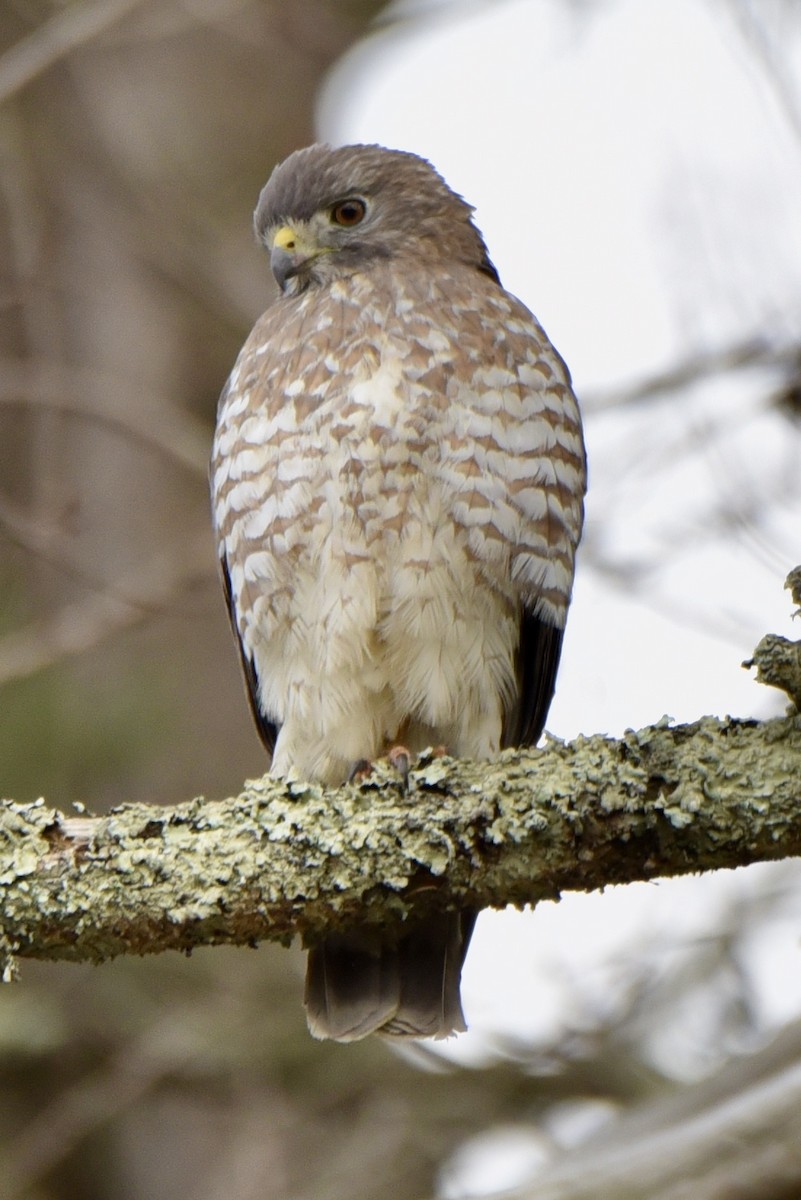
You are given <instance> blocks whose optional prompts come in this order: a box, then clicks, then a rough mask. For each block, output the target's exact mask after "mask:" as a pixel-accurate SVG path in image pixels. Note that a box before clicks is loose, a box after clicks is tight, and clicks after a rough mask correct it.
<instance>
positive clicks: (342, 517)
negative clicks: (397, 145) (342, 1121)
mask: <svg viewBox="0 0 801 1200" xmlns="http://www.w3.org/2000/svg"><path fill="white" fill-rule="evenodd" d="M472 211H473V210H472V209H471V207H470V206H469V205H468V204H466V203H465V201H464V200H462V199H461V197H460V196H458V195H456V194H455V193H454V192H453V191H451V189H450V188H449V187H448V186H447V185H446V184H445V182H444V181H443V180H442V178H441V177H440V176H439V175H438V174H437V173H436V171H435V170H434V169H433V167H431V165H430V164H429V163H427V162H426V161H424V160H423V159H422V158H418V157H417V156H416V155H413V154H407V153H402V152H400V151H392V150H385V149H383V148H382V147H380V146H345V147H343V148H340V149H333V148H331V147H330V146H326V145H315V146H310V147H308V148H307V149H305V150H300V151H298V152H297V153H295V154H293V155H291V156H290V157H289V158H288V159H287V160H286V161H285V162H283V163H281V164H280V165H279V166H278V167H276V169H275V170H274V172H273V174H272V176H271V178H270V180H269V182H268V183H267V185H266V187H265V188H264V190H263V192H262V194H261V197H260V199H259V203H258V207H257V209H256V214H255V224H256V231H257V234H258V237H259V238H260V240H261V241H262V242H263V243H264V244H265V246H266V247H267V249H268V250H269V252H270V255H271V263H272V269H273V273H274V275H275V278H276V280H277V281H278V284H279V285H280V288H281V295H280V296H279V297H278V299H277V300H276V301H275V303H274V304H273V305H272V307H270V308H269V309H268V310H267V312H266V313H265V314H264V315H263V316H262V317H261V319H260V320H259V321H258V322H257V323H256V326H255V327H254V329H253V332H252V333H251V334H250V337H249V338H248V340H247V341H246V343H245V345H244V347H243V349H242V351H241V353H240V355H239V358H238V359H237V362H236V365H235V367H234V369H233V372H232V374H231V377H230V379H229V380H228V383H227V386H226V388H225V391H224V392H223V395H222V398H221V401H220V408H219V419H218V425H217V433H216V437H215V442H214V451H213V460H212V488H213V507H214V522H215V528H216V533H217V538H218V546H219V554H220V561H221V563H222V573H223V579H224V582H225V588H226V592H227V597H228V604H229V609H230V614H231V621H232V624H233V628H234V631H235V633H236V636H237V638H238V640H239V646H240V650H241V657H242V664H243V667H244V672H245V677H246V680H247V685H248V689H249V694H250V701H251V705H252V708H253V712H254V715H255V718H256V722H257V725H258V727H259V730H260V733H261V736H262V738H263V740H264V742H265V744H266V746H267V748H268V750H270V751H271V752H272V755H273V758H272V773H273V774H274V775H276V776H279V777H295V778H297V777H300V778H304V779H308V780H319V781H322V782H324V783H329V784H339V783H342V782H343V781H344V780H346V779H347V777H348V776H349V774H350V772H351V771H352V770H353V768H354V766H355V764H357V763H360V762H363V761H364V760H372V759H374V758H376V757H377V756H380V755H381V754H382V753H384V752H386V750H387V749H388V748H389V747H391V746H393V744H397V743H402V744H403V745H404V746H406V747H408V748H409V749H410V750H411V751H417V750H420V749H422V748H424V747H425V746H429V745H439V744H442V745H444V746H446V747H447V748H448V750H449V751H450V752H452V753H454V754H457V755H464V756H469V757H473V758H484V757H488V756H491V755H493V754H495V753H496V752H497V751H498V750H500V749H501V748H502V747H504V746H517V745H526V744H532V743H534V742H536V741H537V739H538V738H539V736H540V734H541V732H542V728H543V724H544V721H545V717H546V713H547V711H548V706H549V704H550V701H551V697H552V695H553V689H554V679H555V676H556V669H557V665H558V662H559V654H560V649H561V644H562V634H563V630H564V625H565V618H566V614H567V607H568V603H569V600H570V594H571V588H572V583H573V566H574V555H575V550H576V545H577V543H578V540H579V536H580V532H581V525H582V513H583V496H584V490H585V459H584V448H583V442H582V433H581V424H580V418H579V412H578V407H577V404H576V400H575V397H574V395H573V391H572V388H571V383H570V375H569V373H568V370H567V367H566V366H565V364H564V363H563V361H562V359H561V358H560V357H559V355H558V354H557V352H556V351H555V350H554V348H553V346H552V345H551V343H550V342H549V341H548V338H547V337H546V335H545V333H544V332H543V330H542V328H541V327H540V325H539V324H538V323H537V321H536V320H535V318H534V317H533V316H532V315H531V313H530V312H529V311H528V309H526V308H525V306H524V305H523V304H521V302H520V301H519V300H517V299H515V297H514V296H512V295H510V294H509V293H508V292H506V291H504V289H503V288H502V286H501V284H500V281H499V278H498V273H497V271H496V270H495V267H494V266H493V265H492V262H491V261H490V259H489V256H488V253H487V249H486V247H485V245H484V241H483V239H482V236H481V234H480V233H479V231H478V229H477V228H476V226H475V225H474V224H473V221H472ZM410 802H411V801H410ZM474 919H475V914H474V913H473V912H462V913H455V914H445V915H443V916H442V917H438V918H435V919H432V920H430V921H428V922H427V923H425V924H423V925H421V926H419V927H415V928H414V929H411V930H409V931H406V930H403V931H401V932H400V933H399V935H398V936H397V937H395V938H394V939H393V938H391V937H389V935H388V936H387V938H386V939H385V940H384V941H382V942H381V943H380V944H379V943H375V942H374V941H373V940H372V939H371V937H370V936H368V934H367V933H366V931H364V930H362V931H360V930H354V931H353V933H352V934H344V935H342V934H339V935H331V936H329V937H328V938H326V939H325V940H324V941H323V942H322V943H321V944H320V945H318V946H316V947H314V948H313V949H312V951H311V953H310V958H309V968H308V974H307V984H306V1007H307V1016H308V1020H309V1026H310V1028H311V1031H312V1033H314V1034H315V1035H316V1036H318V1037H332V1038H336V1039H339V1040H342V1041H349V1040H355V1039H357V1038H361V1037H365V1036H366V1035H367V1034H369V1033H373V1032H380V1033H384V1034H394V1035H407V1036H413V1037H428V1036H434V1037H442V1036H445V1035H447V1034H448V1033H451V1032H453V1031H455V1030H460V1029H463V1028H464V1017H463V1015H462V1008H461V1001H460V996H459V981H460V975H461V968H462V963H463V961H464V956H465V953H466V951H467V945H468V942H469V939H470V934H471V932H472V927H473V923H474Z"/></svg>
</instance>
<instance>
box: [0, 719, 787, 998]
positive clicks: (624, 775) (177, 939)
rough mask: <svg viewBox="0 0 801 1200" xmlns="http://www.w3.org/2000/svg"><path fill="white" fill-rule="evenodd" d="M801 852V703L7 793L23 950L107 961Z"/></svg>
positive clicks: (12, 914)
mask: <svg viewBox="0 0 801 1200" xmlns="http://www.w3.org/2000/svg"><path fill="white" fill-rule="evenodd" d="M799 853H801V718H799V716H798V715H797V714H796V715H789V716H787V717H785V718H780V719H775V720H771V721H764V722H756V721H742V720H735V719H727V720H725V721H719V720H716V719H713V718H708V717H706V718H702V719H701V720H699V721H697V722H695V723H693V724H691V725H677V726H671V725H670V724H669V723H668V722H667V721H666V720H665V721H664V722H661V723H660V724H658V725H656V726H653V727H649V728H646V729H642V730H640V731H638V732H633V731H629V732H628V733H627V734H626V735H625V736H624V737H623V738H622V739H621V740H619V741H614V740H611V739H607V738H604V737H601V736H594V737H581V738H578V739H577V740H576V741H574V742H571V743H561V742H557V741H553V740H551V741H549V742H548V744H547V745H546V746H545V748H544V749H542V750H530V751H514V752H511V751H509V752H505V753H504V754H503V755H502V756H501V757H500V758H499V759H498V760H497V761H495V762H489V763H487V762H484V763H474V762H467V761H454V760H452V759H448V758H441V757H437V756H436V755H435V754H432V753H428V754H424V755H423V756H421V758H420V759H419V760H418V762H417V763H416V764H415V765H414V766H413V768H412V770H411V772H410V776H409V780H408V784H405V783H404V781H403V779H401V778H400V777H399V776H398V775H397V773H396V772H394V771H393V769H392V768H391V767H390V766H388V765H387V764H383V763H379V764H377V765H376V768H375V771H374V773H373V774H372V775H371V776H370V777H369V778H368V779H367V780H364V781H362V782H359V783H355V784H352V785H349V786H347V787H343V788H340V789H324V788H322V787H320V786H317V785H314V784H306V783H285V782H283V781H278V780H273V779H270V778H269V777H265V778H263V779H258V780H254V781H251V782H249V783H247V784H246V785H245V790H244V791H243V792H242V794H241V795H240V796H237V797H235V798H233V799H228V800H217V801H206V800H204V799H202V798H201V799H196V800H192V801H190V802H188V803H185V804H180V805H177V806H175V807H174V808H161V807H155V806H149V805H142V804H132V805H127V806H124V807H122V808H119V809H117V810H115V811H112V812H111V813H110V814H109V815H107V816H104V817H89V816H84V815H81V816H77V817H76V816H65V815H64V814H62V813H59V812H57V811H56V810H55V809H52V808H50V807H48V806H47V805H46V804H45V803H44V802H43V801H38V802H36V803H33V804H18V803H13V802H11V801H7V802H5V804H4V805H3V806H2V808H0V897H1V899H2V914H3V916H2V923H3V941H4V948H5V951H6V956H7V962H6V971H5V974H6V976H7V977H10V976H11V975H12V974H13V956H20V957H31V958H42V959H70V960H73V961H86V960H89V961H95V962H99V961H102V960H104V959H107V958H110V957H112V956H114V955H117V954H124V953H135V954H147V953H155V952H158V951H162V950H167V949H177V950H183V951H189V950H191V949H192V948H193V947H195V946H200V945H209V944H213V943H219V942H229V943H236V944H248V943H250V944H255V943H256V942H258V941H261V940H263V939H277V940H279V941H285V942H286V941H288V940H289V939H290V938H291V937H292V936H293V935H294V934H296V933H297V934H300V935H301V936H302V937H303V938H304V940H306V941H309V940H314V939H315V938H316V937H319V936H320V935H321V934H322V933H324V932H325V931H327V930H331V929H334V928H339V927H343V926H347V925H352V924H355V923H359V924H380V925H384V926H389V927H391V926H392V924H397V923H398V922H400V921H402V920H405V919H409V918H413V917H416V916H420V915H422V914H424V913H426V912H430V911H432V910H434V909H437V908H441V907H447V906H462V905H470V906H477V907H501V906H504V905H507V904H514V905H523V904H536V903H537V902H538V901H539V900H542V899H554V898H556V897H558V896H559V894H560V893H561V892H562V891H565V890H578V891H590V890H593V889H596V888H602V887H604V886H605V885H607V884H612V883H626V882H630V881H633V880H644V879H653V878H655V877H657V876H669V875H681V874H686V873H688V872H695V871H708V870H713V869H716V868H721V867H736V866H743V865H745V864H747V863H752V862H757V861H765V860H768V859H778V858H783V857H787V856H790V855H798V854H799Z"/></svg>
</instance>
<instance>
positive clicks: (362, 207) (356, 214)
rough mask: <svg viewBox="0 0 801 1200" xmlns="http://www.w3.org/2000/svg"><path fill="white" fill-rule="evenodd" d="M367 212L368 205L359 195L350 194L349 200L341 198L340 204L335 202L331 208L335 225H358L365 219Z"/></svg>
mask: <svg viewBox="0 0 801 1200" xmlns="http://www.w3.org/2000/svg"><path fill="white" fill-rule="evenodd" d="M366 212H367V205H366V204H365V203H364V201H363V200H360V199H359V197H358V196H350V197H349V198H348V199H347V200H340V202H339V204H335V205H334V207H333V208H332V209H331V220H332V221H333V222H334V224H335V225H345V226H351V225H358V224H359V222H360V221H363V220H364V215H365V213H366Z"/></svg>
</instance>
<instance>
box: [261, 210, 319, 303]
mask: <svg viewBox="0 0 801 1200" xmlns="http://www.w3.org/2000/svg"><path fill="white" fill-rule="evenodd" d="M319 253H320V247H319V246H315V245H312V244H311V243H309V242H307V241H304V240H303V239H302V238H301V236H300V235H299V234H298V233H297V231H296V230H294V229H291V228H290V226H289V225H282V226H281V228H280V229H279V230H278V232H277V233H276V235H275V237H274V238H273V245H272V250H271V251H270V268H271V270H272V273H273V275H274V276H275V280H276V283H277V284H278V286H279V287H280V289H281V291H282V292H283V291H285V290H286V285H287V283H288V282H289V280H290V279H293V278H294V277H295V276H296V275H298V274H299V273H300V272H301V271H302V270H303V267H304V266H305V265H306V263H307V262H310V261H311V259H313V258H316V257H317V255H318V254H319Z"/></svg>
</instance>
